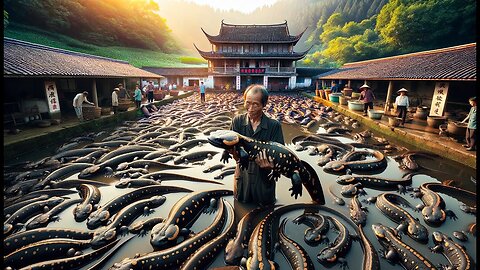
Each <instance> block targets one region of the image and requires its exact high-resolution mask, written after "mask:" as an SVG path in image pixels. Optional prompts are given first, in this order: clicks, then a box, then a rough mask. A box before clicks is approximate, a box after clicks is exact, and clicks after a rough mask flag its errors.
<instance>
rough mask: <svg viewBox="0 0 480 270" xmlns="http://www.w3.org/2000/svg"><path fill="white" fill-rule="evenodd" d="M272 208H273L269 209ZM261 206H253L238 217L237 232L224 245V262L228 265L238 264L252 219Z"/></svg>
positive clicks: (252, 226)
mask: <svg viewBox="0 0 480 270" xmlns="http://www.w3.org/2000/svg"><path fill="white" fill-rule="evenodd" d="M271 210H273V208H272V209H271ZM262 211H263V210H262V208H259V207H257V208H255V209H253V210H252V211H250V212H248V213H247V214H246V215H245V216H243V217H242V219H240V221H239V222H238V225H237V232H236V234H235V237H234V238H233V239H230V240H229V241H228V243H227V246H226V247H225V258H224V259H225V263H226V264H229V265H240V260H241V259H242V257H243V255H244V251H245V250H246V248H247V246H248V239H249V238H250V235H251V234H252V231H253V229H254V227H255V224H254V223H253V222H254V219H255V217H257V216H258V215H259V213H260V212H262Z"/></svg>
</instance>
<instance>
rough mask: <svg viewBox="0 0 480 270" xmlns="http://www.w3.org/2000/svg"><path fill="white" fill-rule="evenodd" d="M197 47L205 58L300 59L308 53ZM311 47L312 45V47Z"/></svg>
mask: <svg viewBox="0 0 480 270" xmlns="http://www.w3.org/2000/svg"><path fill="white" fill-rule="evenodd" d="M193 45H194V46H195V49H197V51H198V53H200V55H201V56H202V57H203V58H205V59H290V60H299V59H301V58H303V57H305V55H306V54H307V53H308V51H309V50H310V49H308V50H306V51H304V52H276V53H238V52H227V53H226V52H221V53H220V52H213V51H210V52H206V51H202V50H200V49H199V48H197V46H196V45H195V44H193ZM310 48H311V47H310Z"/></svg>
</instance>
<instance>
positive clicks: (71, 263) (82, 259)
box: [20, 240, 119, 270]
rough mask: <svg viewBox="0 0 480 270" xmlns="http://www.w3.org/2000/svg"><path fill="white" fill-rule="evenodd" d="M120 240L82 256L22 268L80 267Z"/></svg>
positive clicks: (54, 269)
mask: <svg viewBox="0 0 480 270" xmlns="http://www.w3.org/2000/svg"><path fill="white" fill-rule="evenodd" d="M118 241H119V240H116V241H114V242H112V243H110V244H107V245H105V246H103V247H101V248H99V249H97V250H94V251H92V252H89V253H85V254H83V255H80V256H75V257H70V258H63V259H56V260H50V261H44V262H39V263H35V264H31V265H28V266H26V267H24V268H21V269H20V270H65V269H79V268H81V267H83V266H85V265H86V264H89V263H91V262H93V261H94V260H95V259H97V258H98V257H100V256H102V255H103V254H105V253H106V252H108V251H109V250H110V249H112V248H113V247H114V246H115V245H116V244H117V242H118Z"/></svg>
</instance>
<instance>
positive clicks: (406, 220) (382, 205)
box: [375, 193, 428, 243]
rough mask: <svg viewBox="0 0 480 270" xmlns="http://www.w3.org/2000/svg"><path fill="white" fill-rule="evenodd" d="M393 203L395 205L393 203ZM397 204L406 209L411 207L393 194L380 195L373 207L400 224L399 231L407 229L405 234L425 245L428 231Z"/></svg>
mask: <svg viewBox="0 0 480 270" xmlns="http://www.w3.org/2000/svg"><path fill="white" fill-rule="evenodd" d="M393 202H395V203H393ZM397 204H401V205H404V206H406V207H410V208H412V209H414V208H413V207H412V205H411V204H410V203H409V202H408V201H407V200H405V199H404V198H403V197H401V196H398V195H396V194H393V193H382V194H380V195H379V196H377V201H376V202H375V205H376V206H377V208H378V209H380V211H382V213H384V214H385V215H386V216H387V217H388V218H390V219H391V220H393V221H395V222H397V223H399V224H400V226H399V228H398V229H399V230H402V231H403V230H404V229H405V227H407V228H406V229H407V231H406V233H407V234H408V235H409V236H410V237H412V238H413V239H414V240H416V241H419V242H420V243H426V242H427V241H428V231H427V228H425V227H424V226H423V225H422V224H420V222H418V220H416V219H415V218H413V217H412V216H411V215H410V214H409V213H408V212H407V211H405V209H403V208H401V207H399V206H398V205H397Z"/></svg>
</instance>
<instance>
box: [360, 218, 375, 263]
mask: <svg viewBox="0 0 480 270" xmlns="http://www.w3.org/2000/svg"><path fill="white" fill-rule="evenodd" d="M358 235H359V236H360V241H361V242H362V243H363V244H362V248H363V266H362V269H363V270H379V269H380V260H379V259H378V254H377V251H376V250H375V247H374V246H373V245H372V243H371V242H370V240H368V238H367V237H366V236H365V232H364V231H363V228H362V226H358Z"/></svg>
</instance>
